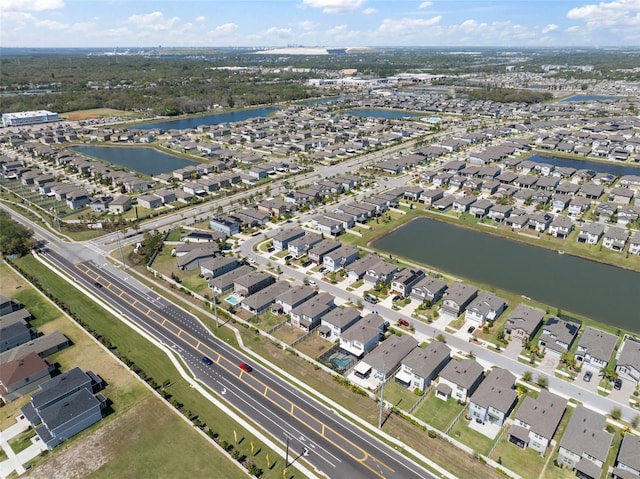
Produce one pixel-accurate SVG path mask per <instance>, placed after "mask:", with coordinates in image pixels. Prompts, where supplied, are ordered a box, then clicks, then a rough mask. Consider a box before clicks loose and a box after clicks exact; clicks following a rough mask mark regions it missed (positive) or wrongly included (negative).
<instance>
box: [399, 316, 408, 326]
mask: <svg viewBox="0 0 640 479" xmlns="http://www.w3.org/2000/svg"><path fill="white" fill-rule="evenodd" d="M398 324H399V325H400V326H404V327H405V328H408V327H409V321H407V320H406V319H402V318H401V319H399V320H398Z"/></svg>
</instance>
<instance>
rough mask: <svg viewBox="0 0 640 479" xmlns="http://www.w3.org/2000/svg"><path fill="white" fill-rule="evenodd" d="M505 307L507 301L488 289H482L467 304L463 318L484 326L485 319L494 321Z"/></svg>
mask: <svg viewBox="0 0 640 479" xmlns="http://www.w3.org/2000/svg"><path fill="white" fill-rule="evenodd" d="M506 307H507V302H506V301H505V300H504V299H502V298H500V297H499V296H496V295H495V294H493V293H490V292H488V291H482V292H481V293H480V294H479V295H478V296H476V298H475V299H473V300H472V301H471V302H470V303H469V305H468V306H467V309H466V311H465V320H467V321H472V322H473V323H475V324H477V325H478V326H484V323H485V321H494V320H495V319H496V318H497V317H498V316H500V315H501V314H502V312H503V311H504V310H505V308H506Z"/></svg>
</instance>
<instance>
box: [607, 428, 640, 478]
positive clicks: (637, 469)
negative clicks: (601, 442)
mask: <svg viewBox="0 0 640 479" xmlns="http://www.w3.org/2000/svg"><path fill="white" fill-rule="evenodd" d="M611 477H612V478H613V479H630V478H636V477H640V437H638V436H635V435H633V434H625V435H624V436H623V437H622V443H621V444H620V449H619V450H618V457H616V462H615V467H614V468H613V473H612V474H611Z"/></svg>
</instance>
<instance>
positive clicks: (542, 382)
mask: <svg viewBox="0 0 640 479" xmlns="http://www.w3.org/2000/svg"><path fill="white" fill-rule="evenodd" d="M536 384H537V385H538V386H540V387H541V388H542V389H547V387H549V379H548V378H547V377H546V376H542V375H540V376H538V379H537V380H536Z"/></svg>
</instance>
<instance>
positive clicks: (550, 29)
mask: <svg viewBox="0 0 640 479" xmlns="http://www.w3.org/2000/svg"><path fill="white" fill-rule="evenodd" d="M558 28H559V27H558V25H556V24H555V23H550V24H549V25H547V26H546V27H544V28H543V29H542V33H543V34H544V35H546V34H547V33H550V32H553V31H554V30H557V29H558Z"/></svg>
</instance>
